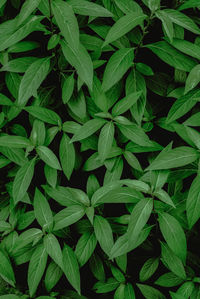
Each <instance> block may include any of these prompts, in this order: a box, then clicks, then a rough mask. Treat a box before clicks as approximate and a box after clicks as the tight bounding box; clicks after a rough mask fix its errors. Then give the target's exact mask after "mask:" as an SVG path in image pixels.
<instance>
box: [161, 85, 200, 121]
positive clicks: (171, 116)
mask: <svg viewBox="0 0 200 299" xmlns="http://www.w3.org/2000/svg"><path fill="white" fill-rule="evenodd" d="M199 99H200V90H199V89H197V90H192V91H190V92H188V93H187V94H186V95H183V96H182V97H180V98H179V99H177V100H176V101H175V102H174V104H173V105H172V107H171V109H170V110H169V112H168V115H167V119H166V123H167V124H169V123H170V122H172V121H174V120H176V119H178V118H180V117H182V116H183V115H185V114H186V113H187V112H188V111H190V110H191V109H192V108H193V107H194V106H195V105H196V103H197V101H199Z"/></svg>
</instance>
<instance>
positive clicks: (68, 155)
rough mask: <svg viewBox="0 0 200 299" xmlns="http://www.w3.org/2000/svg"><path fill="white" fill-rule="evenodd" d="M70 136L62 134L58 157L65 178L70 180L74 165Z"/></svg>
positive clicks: (73, 152)
mask: <svg viewBox="0 0 200 299" xmlns="http://www.w3.org/2000/svg"><path fill="white" fill-rule="evenodd" d="M69 141H70V138H69V137H68V136H67V135H66V134H63V137H62V139H61V142H60V148H59V157H60V162H61V166H62V169H63V172H64V174H65V175H66V177H67V179H68V180H70V177H71V174H72V172H73V170H74V166H75V157H76V156H75V150H74V145H73V144H70V143H69Z"/></svg>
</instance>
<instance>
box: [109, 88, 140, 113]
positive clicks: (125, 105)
mask: <svg viewBox="0 0 200 299" xmlns="http://www.w3.org/2000/svg"><path fill="white" fill-rule="evenodd" d="M141 94H142V91H138V92H133V93H131V94H129V95H128V96H126V97H124V98H123V99H121V100H120V101H118V102H117V103H116V104H115V106H114V107H113V108H112V115H113V116H118V115H121V114H123V113H124V112H126V111H127V110H129V109H130V108H131V107H132V106H133V105H134V104H135V103H136V102H137V100H138V99H139V97H140V96H141Z"/></svg>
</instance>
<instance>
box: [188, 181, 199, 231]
mask: <svg viewBox="0 0 200 299" xmlns="http://www.w3.org/2000/svg"><path fill="white" fill-rule="evenodd" d="M186 213H187V219H188V225H189V228H190V229H191V228H192V227H193V225H194V224H195V223H196V222H197V220H198V219H199V218H200V176H199V175H197V176H196V177H195V178H194V180H193V181H192V184H191V186H190V189H189V193H188V196H187V199H186Z"/></svg>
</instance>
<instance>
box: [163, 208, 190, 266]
mask: <svg viewBox="0 0 200 299" xmlns="http://www.w3.org/2000/svg"><path fill="white" fill-rule="evenodd" d="M159 225H160V230H161V232H162V235H163V237H164V239H165V241H166V242H167V245H168V246H169V247H170V248H171V250H172V251H173V252H174V253H175V254H176V255H177V256H178V257H179V258H180V259H181V260H182V261H183V263H185V260H186V255H187V243H186V237H185V233H184V231H183V229H182V227H181V225H180V223H179V222H178V220H176V218H174V217H173V216H171V215H170V214H168V213H161V214H160V215H159Z"/></svg>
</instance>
